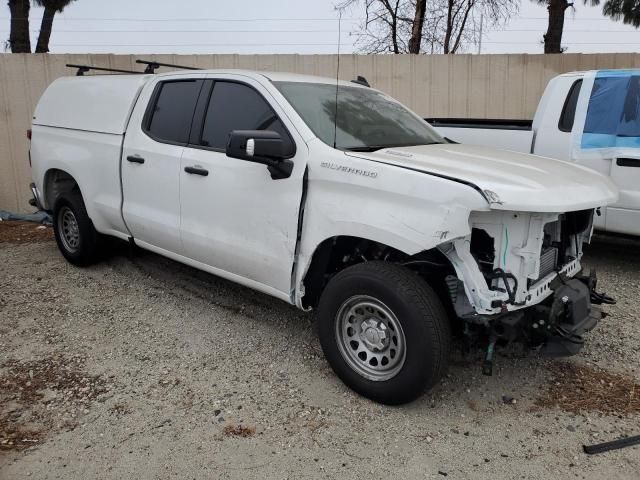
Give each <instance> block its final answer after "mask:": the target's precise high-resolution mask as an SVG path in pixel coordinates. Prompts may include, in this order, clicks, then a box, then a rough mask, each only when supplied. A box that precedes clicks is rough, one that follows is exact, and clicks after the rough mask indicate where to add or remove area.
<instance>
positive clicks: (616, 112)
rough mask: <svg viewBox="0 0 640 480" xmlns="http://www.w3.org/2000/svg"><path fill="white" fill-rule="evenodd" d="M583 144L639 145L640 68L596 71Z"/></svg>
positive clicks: (602, 145)
mask: <svg viewBox="0 0 640 480" xmlns="http://www.w3.org/2000/svg"><path fill="white" fill-rule="evenodd" d="M580 146H581V148H583V149H592V148H610V147H631V148H640V71H638V70H622V71H609V70H603V71H600V72H598V73H597V74H596V77H595V79H594V83H593V89H592V90H591V98H590V99H589V106H588V109H587V117H586V120H585V125H584V130H583V134H582V141H581V145H580Z"/></svg>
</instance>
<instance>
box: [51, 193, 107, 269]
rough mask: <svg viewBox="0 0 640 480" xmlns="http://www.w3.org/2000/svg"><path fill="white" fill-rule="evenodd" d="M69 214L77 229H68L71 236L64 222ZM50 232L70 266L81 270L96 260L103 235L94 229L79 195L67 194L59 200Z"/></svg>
mask: <svg viewBox="0 0 640 480" xmlns="http://www.w3.org/2000/svg"><path fill="white" fill-rule="evenodd" d="M69 214H70V215H72V216H73V219H75V222H76V226H77V228H75V229H74V228H73V227H72V228H71V230H73V232H74V234H73V235H72V234H69V232H70V229H69V222H66V223H65V216H66V218H67V219H68V220H69V219H71V217H69V216H68V215H69ZM71 223H72V222H71ZM65 225H66V227H65ZM53 231H54V233H55V237H56V243H57V244H58V248H59V249H60V252H61V253H62V255H63V256H64V258H66V259H67V260H68V261H69V262H70V263H72V264H74V265H77V266H81V267H84V266H87V265H91V264H92V263H95V262H97V261H98V260H99V257H100V251H101V245H102V236H101V235H100V234H99V233H98V232H97V231H96V229H95V228H94V226H93V222H92V221H91V219H90V218H89V215H88V214H87V209H86V208H85V206H84V201H83V200H82V195H80V192H77V191H70V192H66V193H63V194H62V195H60V196H59V197H58V199H57V200H56V202H55V205H54V207H53ZM65 232H67V234H65ZM69 237H73V238H71V239H69Z"/></svg>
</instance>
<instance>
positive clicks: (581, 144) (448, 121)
mask: <svg viewBox="0 0 640 480" xmlns="http://www.w3.org/2000/svg"><path fill="white" fill-rule="evenodd" d="M427 120H428V121H429V122H430V123H431V125H432V126H434V127H435V128H436V130H438V132H439V133H440V134H442V135H443V136H445V137H447V138H450V139H451V140H454V141H456V142H460V143H464V144H469V145H485V146H492V147H496V148H504V149H507V150H513V151H518V152H526V153H534V154H536V155H542V156H545V157H551V158H557V159H559V160H566V161H570V162H575V163H577V164H579V165H584V166H586V167H589V168H592V169H594V170H596V171H598V172H600V173H602V174H604V175H608V176H609V177H611V179H612V180H613V182H614V183H615V184H616V186H617V187H618V188H619V191H620V197H619V199H618V201H617V202H615V203H613V204H611V205H609V206H608V207H607V208H603V209H601V212H600V213H601V215H598V216H596V218H595V222H594V223H595V227H596V229H599V230H603V231H608V232H614V233H623V234H629V235H640V70H596V71H588V72H573V73H566V74H563V75H559V76H557V77H555V78H553V79H552V80H551V81H550V82H549V84H548V85H547V88H546V89H545V91H544V95H543V96H542V99H541V100H540V103H539V105H538V109H537V110H536V113H535V116H534V118H533V122H531V121H526V120H516V121H513V120H467V119H459V118H430V119H427ZM532 161H534V160H533V158H532Z"/></svg>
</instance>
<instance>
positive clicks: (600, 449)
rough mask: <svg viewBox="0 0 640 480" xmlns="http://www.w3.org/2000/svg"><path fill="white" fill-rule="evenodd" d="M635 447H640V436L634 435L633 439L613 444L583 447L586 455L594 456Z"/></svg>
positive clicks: (619, 440)
mask: <svg viewBox="0 0 640 480" xmlns="http://www.w3.org/2000/svg"><path fill="white" fill-rule="evenodd" d="M633 445H640V435H634V436H633V437H625V438H619V439H617V440H613V441H611V442H604V443H598V444H596V445H583V446H582V448H583V450H584V453H587V454H589V455H593V454H595V453H604V452H608V451H609V450H617V449H619V448H626V447H631V446H633Z"/></svg>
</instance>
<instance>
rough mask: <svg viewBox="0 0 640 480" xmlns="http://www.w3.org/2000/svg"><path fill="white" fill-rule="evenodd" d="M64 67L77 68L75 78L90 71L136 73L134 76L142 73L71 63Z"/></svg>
mask: <svg viewBox="0 0 640 480" xmlns="http://www.w3.org/2000/svg"><path fill="white" fill-rule="evenodd" d="M66 66H67V67H69V68H77V69H78V71H77V72H76V76H77V77H82V76H83V75H84V74H85V73H87V72H88V71H90V70H98V71H101V72H115V73H136V74H141V73H142V72H135V71H133V70H120V69H118V68H105V67H93V66H91V65H76V64H73V63H67V65H66Z"/></svg>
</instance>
